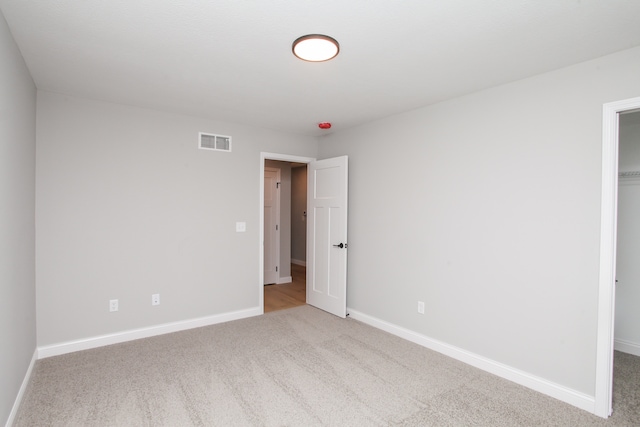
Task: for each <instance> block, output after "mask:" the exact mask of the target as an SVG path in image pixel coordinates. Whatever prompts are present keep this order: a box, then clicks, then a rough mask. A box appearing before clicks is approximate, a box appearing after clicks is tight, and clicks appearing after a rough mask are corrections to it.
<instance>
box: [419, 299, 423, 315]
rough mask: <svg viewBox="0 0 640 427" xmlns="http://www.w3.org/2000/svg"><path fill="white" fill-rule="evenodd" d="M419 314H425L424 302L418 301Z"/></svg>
mask: <svg viewBox="0 0 640 427" xmlns="http://www.w3.org/2000/svg"><path fill="white" fill-rule="evenodd" d="M418 313H420V314H424V302H422V301H418Z"/></svg>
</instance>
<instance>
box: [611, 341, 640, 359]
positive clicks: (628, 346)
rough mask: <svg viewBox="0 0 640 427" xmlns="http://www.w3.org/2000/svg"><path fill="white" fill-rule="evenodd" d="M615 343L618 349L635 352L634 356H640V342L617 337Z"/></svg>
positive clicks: (630, 352)
mask: <svg viewBox="0 0 640 427" xmlns="http://www.w3.org/2000/svg"><path fill="white" fill-rule="evenodd" d="M614 343H615V344H614V348H615V349H616V350H617V351H621V352H623V353H628V354H633V355H634V356H640V344H638V343H636V342H631V341H626V340H621V339H616V340H615V341H614Z"/></svg>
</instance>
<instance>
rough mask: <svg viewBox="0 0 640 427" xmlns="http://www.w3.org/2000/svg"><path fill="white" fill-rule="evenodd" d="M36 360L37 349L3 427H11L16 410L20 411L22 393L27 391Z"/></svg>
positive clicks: (16, 413)
mask: <svg viewBox="0 0 640 427" xmlns="http://www.w3.org/2000/svg"><path fill="white" fill-rule="evenodd" d="M36 360H38V350H37V349H36V350H34V351H33V356H32V357H31V362H30V363H29V367H28V368H27V372H26V373H25V375H24V379H23V380H22V384H21V385H20V390H18V395H17V396H16V400H15V401H14V402H13V407H12V408H11V412H9V418H7V423H6V424H5V427H10V426H12V425H13V421H15V418H16V415H18V409H20V404H21V403H22V398H23V397H24V393H25V391H26V390H27V386H28V385H29V380H30V379H31V373H32V372H33V367H34V366H35V364H36Z"/></svg>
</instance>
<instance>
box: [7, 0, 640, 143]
mask: <svg viewBox="0 0 640 427" xmlns="http://www.w3.org/2000/svg"><path fill="white" fill-rule="evenodd" d="M0 9H1V10H2V12H3V14H4V15H5V18H6V20H7V22H8V23H9V26H10V28H11V31H12V33H13V36H14V38H15V39H16V41H17V43H18V46H19V47H20V50H21V51H22V54H23V56H24V58H25V60H26V62H27V65H28V67H29V69H30V70H31V73H32V75H33V78H34V80H35V83H36V85H37V87H38V88H39V89H43V90H48V91H55V92H61V93H65V94H71V95H76V96H80V97H85V98H93V99H100V100H107V101H113V102H119V103H124V104H130V105H136V106H142V107H150V108H156V109H161V110H168V111H173V112H179V113H186V114H190V115H197V116H204V117H210V118H214V119H218V120H223V121H231V122H238V123H243V124H249V125H256V126H261V127H267V128H271V129H276V130H281V131H286V132H293V133H299V134H307V135H321V134H323V133H325V132H327V131H321V130H319V129H318V128H317V123H318V122H321V121H330V122H332V123H333V125H334V127H333V129H332V130H331V131H334V130H340V129H345V128H348V127H352V126H355V125H359V124H362V123H366V122H368V121H371V120H375V119H378V118H381V117H385V116H389V115H392V114H396V113H399V112H403V111H407V110H410V109H413V108H417V107H420V106H424V105H428V104H432V103H435V102H438V101H441V100H444V99H448V98H452V97H456V96H459V95H462V94H466V93H470V92H473V91H477V90H480V89H483V88H487V87H491V86H495V85H499V84H503V83H507V82H511V81H515V80H518V79H522V78H525V77H528V76H531V75H535V74H538V73H542V72H545V71H550V70H553V69H557V68H561V67H564V66H567V65H571V64H574V63H578V62H582V61H585V60H589V59H592V58H596V57H599V56H603V55H606V54H609V53H613V52H616V51H620V50H623V49H627V48H630V47H634V46H638V45H640V1H639V0H322V1H320V0H295V1H294V0H272V1H267V0H56V1H53V0H49V1H46V0H0ZM309 33H322V34H327V35H330V36H332V37H334V38H336V39H337V40H338V41H339V42H340V49H341V50H340V54H339V55H338V57H336V58H335V59H334V60H332V61H329V62H324V63H308V62H303V61H300V60H299V59H297V58H295V57H294V56H293V54H292V53H291V43H292V42H293V41H294V40H295V39H296V38H298V37H299V36H302V35H304V34H309ZM331 131H329V132H331Z"/></svg>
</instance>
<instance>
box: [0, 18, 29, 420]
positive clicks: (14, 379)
mask: <svg viewBox="0 0 640 427" xmlns="http://www.w3.org/2000/svg"><path fill="white" fill-rule="evenodd" d="M0 116H1V120H0V342H2V350H0V383H1V384H2V385H1V386H0V424H4V423H5V422H6V420H7V419H8V417H9V415H10V413H11V408H12V406H13V404H14V402H15V399H16V396H17V394H18V391H19V389H20V385H21V384H22V381H23V379H24V378H25V374H26V372H27V369H28V367H29V364H30V362H31V359H32V357H33V355H34V352H35V349H36V305H35V276H34V274H35V149H36V132H35V121H36V88H35V85H34V84H33V81H32V80H31V75H30V74H29V71H28V70H27V67H26V65H25V64H24V61H23V59H22V56H21V55H20V51H19V50H18V47H17V46H16V45H15V43H14V41H13V37H12V36H11V33H10V32H9V28H8V26H7V23H6V22H5V20H4V16H2V15H1V14H0Z"/></svg>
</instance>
